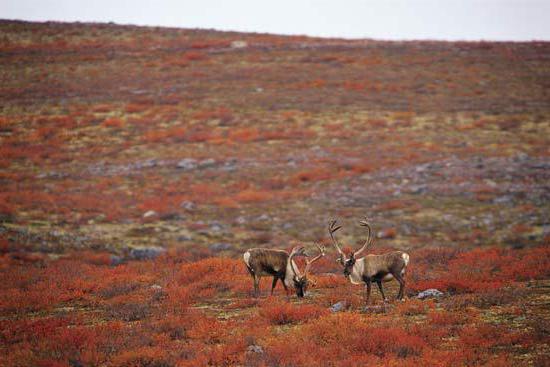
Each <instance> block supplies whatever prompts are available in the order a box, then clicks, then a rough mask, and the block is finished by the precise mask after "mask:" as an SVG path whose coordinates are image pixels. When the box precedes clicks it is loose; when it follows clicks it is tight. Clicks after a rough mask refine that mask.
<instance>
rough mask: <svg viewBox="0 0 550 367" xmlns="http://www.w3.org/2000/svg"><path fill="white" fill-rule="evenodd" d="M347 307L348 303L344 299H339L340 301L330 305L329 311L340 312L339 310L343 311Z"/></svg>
mask: <svg viewBox="0 0 550 367" xmlns="http://www.w3.org/2000/svg"><path fill="white" fill-rule="evenodd" d="M347 307H348V304H347V302H346V301H340V302H338V303H335V304H333V305H332V306H330V311H331V312H340V311H344V310H345V309H346V308H347Z"/></svg>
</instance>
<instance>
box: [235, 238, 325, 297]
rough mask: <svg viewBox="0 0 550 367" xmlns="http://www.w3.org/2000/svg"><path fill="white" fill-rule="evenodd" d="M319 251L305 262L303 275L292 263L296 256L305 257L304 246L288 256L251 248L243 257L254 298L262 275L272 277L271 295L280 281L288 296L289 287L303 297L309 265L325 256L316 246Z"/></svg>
mask: <svg viewBox="0 0 550 367" xmlns="http://www.w3.org/2000/svg"><path fill="white" fill-rule="evenodd" d="M316 246H317V248H318V249H319V255H317V256H316V257H314V258H313V259H311V260H310V259H307V260H306V267H305V269H304V273H303V274H302V273H300V270H298V266H297V265H296V263H295V262H294V257H296V256H306V257H307V255H306V254H305V252H304V251H305V250H304V246H296V247H294V248H293V249H292V251H291V252H290V254H288V253H287V252H286V251H283V250H273V249H264V248H253V249H250V250H248V251H246V252H245V253H244V255H243V259H244V263H245V265H246V268H247V270H248V272H249V273H250V275H251V276H252V278H253V279H254V296H255V297H258V295H259V292H260V278H261V277H262V276H263V275H267V276H272V277H273V283H272V284H271V294H272V295H273V290H274V289H275V286H276V285H277V281H278V280H281V282H282V283H283V287H284V288H285V291H286V293H287V295H288V291H289V288H290V287H293V288H294V289H295V290H296V295H297V296H298V297H303V296H304V295H305V293H306V290H307V287H308V285H309V283H310V280H308V278H307V277H308V274H309V271H310V269H311V265H312V264H313V263H314V262H315V261H317V260H319V259H320V258H321V257H323V256H325V250H324V248H323V247H321V246H319V245H318V244H316Z"/></svg>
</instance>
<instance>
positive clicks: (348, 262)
mask: <svg viewBox="0 0 550 367" xmlns="http://www.w3.org/2000/svg"><path fill="white" fill-rule="evenodd" d="M359 224H360V225H361V226H364V227H367V229H368V230H369V236H368V238H367V240H366V241H365V244H364V245H363V247H361V248H360V249H359V250H358V251H355V252H352V253H351V255H350V256H349V258H346V254H345V253H344V251H342V249H341V248H340V246H339V245H338V241H336V238H334V232H336V231H337V230H339V229H340V228H342V226H337V225H336V221H335V220H332V221H331V222H330V223H329V226H328V233H329V234H330V238H331V239H332V243H333V245H334V247H335V248H336V251H338V253H339V255H338V258H337V259H336V261H337V262H339V263H340V265H342V266H343V267H344V276H345V277H346V278H348V277H349V276H350V275H351V273H352V271H353V267H354V266H355V262H356V259H357V256H358V255H359V254H360V253H361V252H363V251H364V250H365V249H366V248H367V247H368V246H369V245H370V244H371V243H372V240H373V239H372V236H371V234H372V231H371V227H370V225H369V222H368V219H367V218H365V220H362V221H360V222H359Z"/></svg>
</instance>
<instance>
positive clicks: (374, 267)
mask: <svg viewBox="0 0 550 367" xmlns="http://www.w3.org/2000/svg"><path fill="white" fill-rule="evenodd" d="M336 223H337V222H336V220H332V221H330V223H329V226H328V232H329V234H330V238H331V239H332V243H333V245H334V247H335V248H336V251H338V254H339V256H338V258H337V261H338V263H340V264H341V265H342V267H343V268H344V276H345V277H346V278H348V279H349V280H350V282H351V283H352V284H361V283H364V284H365V285H366V301H365V303H366V304H367V305H368V304H369V299H370V293H371V283H372V282H375V283H376V284H377V285H378V289H380V293H381V294H382V298H383V299H384V302H386V296H385V294H384V289H383V288H382V283H383V282H388V281H391V280H393V279H395V280H397V281H398V282H399V293H398V294H397V299H398V300H402V299H403V293H404V291H405V280H404V279H403V277H404V275H405V269H406V268H407V265H408V264H409V255H408V254H407V253H405V252H403V251H392V252H388V253H385V254H382V255H372V254H371V255H366V256H364V257H361V258H358V256H359V255H360V254H361V253H362V252H363V251H365V250H366V249H367V248H368V247H369V246H371V245H372V242H373V240H374V236H373V231H372V228H371V226H370V224H369V222H368V219H367V218H365V220H362V221H360V222H359V224H360V225H361V226H363V227H366V228H367V230H368V237H367V240H366V241H365V243H364V245H363V247H361V248H360V249H359V250H358V251H355V252H352V253H351V255H350V256H349V258H347V257H346V255H345V254H344V252H343V251H342V249H341V248H340V246H339V245H338V241H336V239H335V237H334V232H336V231H337V230H339V229H340V228H342V227H341V226H337V224H336Z"/></svg>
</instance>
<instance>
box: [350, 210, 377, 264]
mask: <svg viewBox="0 0 550 367" xmlns="http://www.w3.org/2000/svg"><path fill="white" fill-rule="evenodd" d="M359 225H361V226H363V227H367V229H368V230H369V236H368V238H367V240H366V241H365V244H364V245H363V247H361V248H360V249H359V250H358V251H355V252H354V253H353V257H357V256H358V255H359V254H360V253H361V252H363V251H364V250H365V249H366V248H367V247H369V246H370V245H371V244H372V241H373V240H374V237H373V236H372V233H373V231H372V228H371V226H370V224H369V218H367V217H365V219H364V220H361V221H359Z"/></svg>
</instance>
